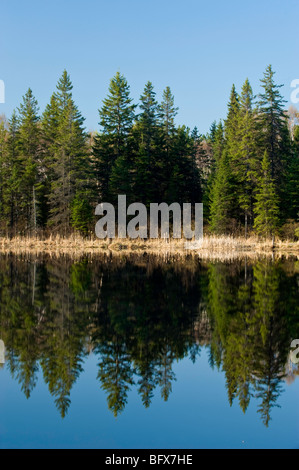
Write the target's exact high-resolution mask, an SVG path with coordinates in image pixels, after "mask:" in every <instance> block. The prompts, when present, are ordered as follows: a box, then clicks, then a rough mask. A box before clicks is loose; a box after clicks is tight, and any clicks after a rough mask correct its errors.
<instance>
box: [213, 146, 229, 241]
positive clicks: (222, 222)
mask: <svg viewBox="0 0 299 470" xmlns="http://www.w3.org/2000/svg"><path fill="white" fill-rule="evenodd" d="M232 188H233V182H232V174H231V168H230V164H229V158H228V153H227V150H225V151H224V152H223V154H222V156H221V159H220V161H219V162H218V164H217V167H216V175H215V179H214V181H213V186H212V189H211V195H210V198H211V206H210V230H211V231H212V232H214V233H216V234H223V233H225V232H226V231H229V230H230V229H231V222H232V221H231V218H230V216H231V208H232V204H233V198H234V195H233V192H232Z"/></svg>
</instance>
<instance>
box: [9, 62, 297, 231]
mask: <svg viewBox="0 0 299 470" xmlns="http://www.w3.org/2000/svg"><path fill="white" fill-rule="evenodd" d="M261 86H262V90H263V92H262V93H260V94H259V95H258V96H257V97H256V96H254V94H253V91H252V88H251V85H250V83H249V81H248V79H247V80H246V81H245V83H244V85H243V87H242V90H241V93H240V94H239V93H238V92H237V90H236V88H235V86H234V85H233V87H232V90H231V94H230V99H229V103H228V112H227V117H226V119H224V120H223V121H220V122H218V123H217V122H214V123H213V124H212V125H211V127H210V130H209V132H208V133H207V134H205V135H203V134H200V133H199V131H198V129H197V128H196V127H195V128H194V129H193V130H191V129H190V128H188V127H187V126H184V125H177V124H176V116H177V113H178V108H177V107H176V106H175V102H174V96H173V94H172V92H171V90H170V88H169V87H166V89H165V90H164V92H163V96H162V101H161V102H160V103H159V102H158V101H157V99H156V93H155V91H154V87H153V84H152V83H151V82H147V83H146V85H145V87H144V90H143V93H142V95H141V96H140V101H139V105H138V106H137V105H136V104H134V103H133V99H132V98H131V96H130V87H129V85H128V83H127V80H126V78H125V77H124V76H123V75H122V74H120V73H119V72H118V73H116V75H115V76H114V77H113V78H112V79H111V81H110V86H109V90H108V95H107V97H106V98H105V99H104V100H103V102H102V105H101V107H100V109H99V125H100V130H99V131H98V132H96V133H95V132H89V133H88V132H86V129H85V128H84V118H83V116H82V114H81V113H80V111H79V110H78V108H77V106H76V104H75V102H74V100H73V97H72V88H73V86H72V83H71V80H70V77H69V75H68V73H67V71H64V72H63V74H62V76H61V78H60V79H59V81H58V83H57V86H56V91H55V92H54V93H53V95H52V96H51V99H50V102H49V104H48V105H47V106H46V108H45V110H44V112H43V113H42V115H40V114H39V107H38V103H37V100H36V98H35V97H34V95H33V93H32V90H31V89H29V90H28V91H27V93H26V94H25V95H24V97H23V99H22V103H21V104H20V106H19V107H18V108H17V110H16V111H14V112H13V113H12V116H11V118H10V119H9V120H8V121H7V120H6V119H5V118H2V120H1V122H0V234H1V235H5V236H15V235H47V234H49V233H53V232H54V233H60V234H62V235H68V234H70V233H72V232H73V231H79V232H81V233H82V234H88V233H91V232H93V231H94V225H95V218H94V208H95V206H96V204H98V203H99V202H112V203H116V201H117V196H118V195H119V194H126V195H127V200H128V203H130V202H142V203H144V204H145V205H147V206H148V205H149V204H150V203H151V202H158V203H159V202H167V203H168V204H170V203H172V202H179V203H180V204H182V203H183V202H191V203H193V204H194V203H195V202H203V203H204V217H205V224H206V227H207V230H209V231H210V232H213V233H216V234H222V233H224V234H225V233H233V234H235V233H238V234H245V236H247V234H248V233H249V232H250V233H251V232H252V231H254V232H256V233H258V234H259V235H263V236H273V235H274V234H276V233H279V230H280V232H281V233H282V231H283V230H284V231H286V227H287V228H288V234H291V236H295V233H296V229H297V231H298V210H299V123H298V115H297V116H296V114H295V117H294V118H293V119H291V118H290V115H289V114H288V113H287V112H286V111H285V109H284V104H285V102H284V100H283V98H282V96H281V94H280V85H277V84H276V83H275V81H274V72H273V70H272V67H271V66H268V67H267V69H266V71H265V74H264V77H263V79H262V80H261Z"/></svg>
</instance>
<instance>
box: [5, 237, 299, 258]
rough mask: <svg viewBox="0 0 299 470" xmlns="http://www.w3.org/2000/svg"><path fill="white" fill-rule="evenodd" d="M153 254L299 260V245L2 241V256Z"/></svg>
mask: <svg viewBox="0 0 299 470" xmlns="http://www.w3.org/2000/svg"><path fill="white" fill-rule="evenodd" d="M132 252H137V253H145V252H146V253H152V254H161V255H162V254H180V255H182V256H184V255H186V254H194V255H196V256H199V257H200V258H203V259H234V258H240V257H244V256H248V257H253V258H255V257H259V256H265V255H270V256H273V255H274V256H286V257H288V256H295V257H297V258H298V257H299V242H291V241H282V240H276V241H275V246H274V249H273V246H272V240H259V239H258V238H257V237H250V238H248V239H245V238H242V237H232V236H205V237H204V239H203V241H202V243H201V244H199V245H198V244H194V243H192V242H191V243H190V242H186V240H184V239H179V240H175V239H166V240H165V239H147V240H141V239H136V240H132V239H117V238H116V239H110V240H99V239H96V238H92V239H86V238H82V237H80V236H78V235H72V236H70V237H67V238H64V237H61V236H58V235H57V236H55V237H52V236H50V237H49V238H47V239H45V240H41V239H38V238H33V237H30V238H27V237H15V238H12V239H9V238H0V253H15V254H21V253H30V254H40V253H45V254H55V255H59V254H68V255H72V256H76V255H83V254H87V253H90V254H99V253H115V254H117V253H132Z"/></svg>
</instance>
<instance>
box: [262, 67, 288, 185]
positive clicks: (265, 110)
mask: <svg viewBox="0 0 299 470" xmlns="http://www.w3.org/2000/svg"><path fill="white" fill-rule="evenodd" d="M274 75H275V72H274V71H273V69H272V66H271V65H269V66H268V67H267V68H266V71H265V73H264V77H263V78H262V79H261V84H262V87H263V89H264V92H263V93H260V94H259V101H258V122H259V132H260V137H261V140H260V145H261V146H262V147H263V149H264V150H266V151H267V154H268V157H269V160H270V169H271V176H272V178H273V179H274V181H275V182H279V180H280V179H279V176H280V173H281V170H282V166H283V158H284V156H283V154H282V150H283V142H284V139H283V136H284V134H285V130H286V125H287V124H286V116H285V113H284V109H283V105H284V103H285V100H284V99H283V98H282V96H281V94H280V91H279V90H280V88H281V87H282V86H283V85H276V84H275V82H274Z"/></svg>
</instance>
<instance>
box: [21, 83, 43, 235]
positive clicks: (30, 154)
mask: <svg viewBox="0 0 299 470" xmlns="http://www.w3.org/2000/svg"><path fill="white" fill-rule="evenodd" d="M38 111H39V108H38V103H37V100H36V99H35V98H34V96H33V93H32V90H31V89H30V88H29V89H28V91H27V93H26V94H25V95H24V96H23V102H22V103H21V104H20V107H19V108H18V112H19V127H18V144H17V148H18V156H19V164H20V169H21V171H20V193H21V194H22V196H21V199H20V201H19V204H20V209H21V211H22V218H23V230H26V231H30V233H36V230H37V226H38V223H39V221H40V219H41V218H42V214H41V207H40V202H41V199H42V194H43V174H42V168H41V162H40V127H39V119H40V118H39V116H38Z"/></svg>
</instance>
